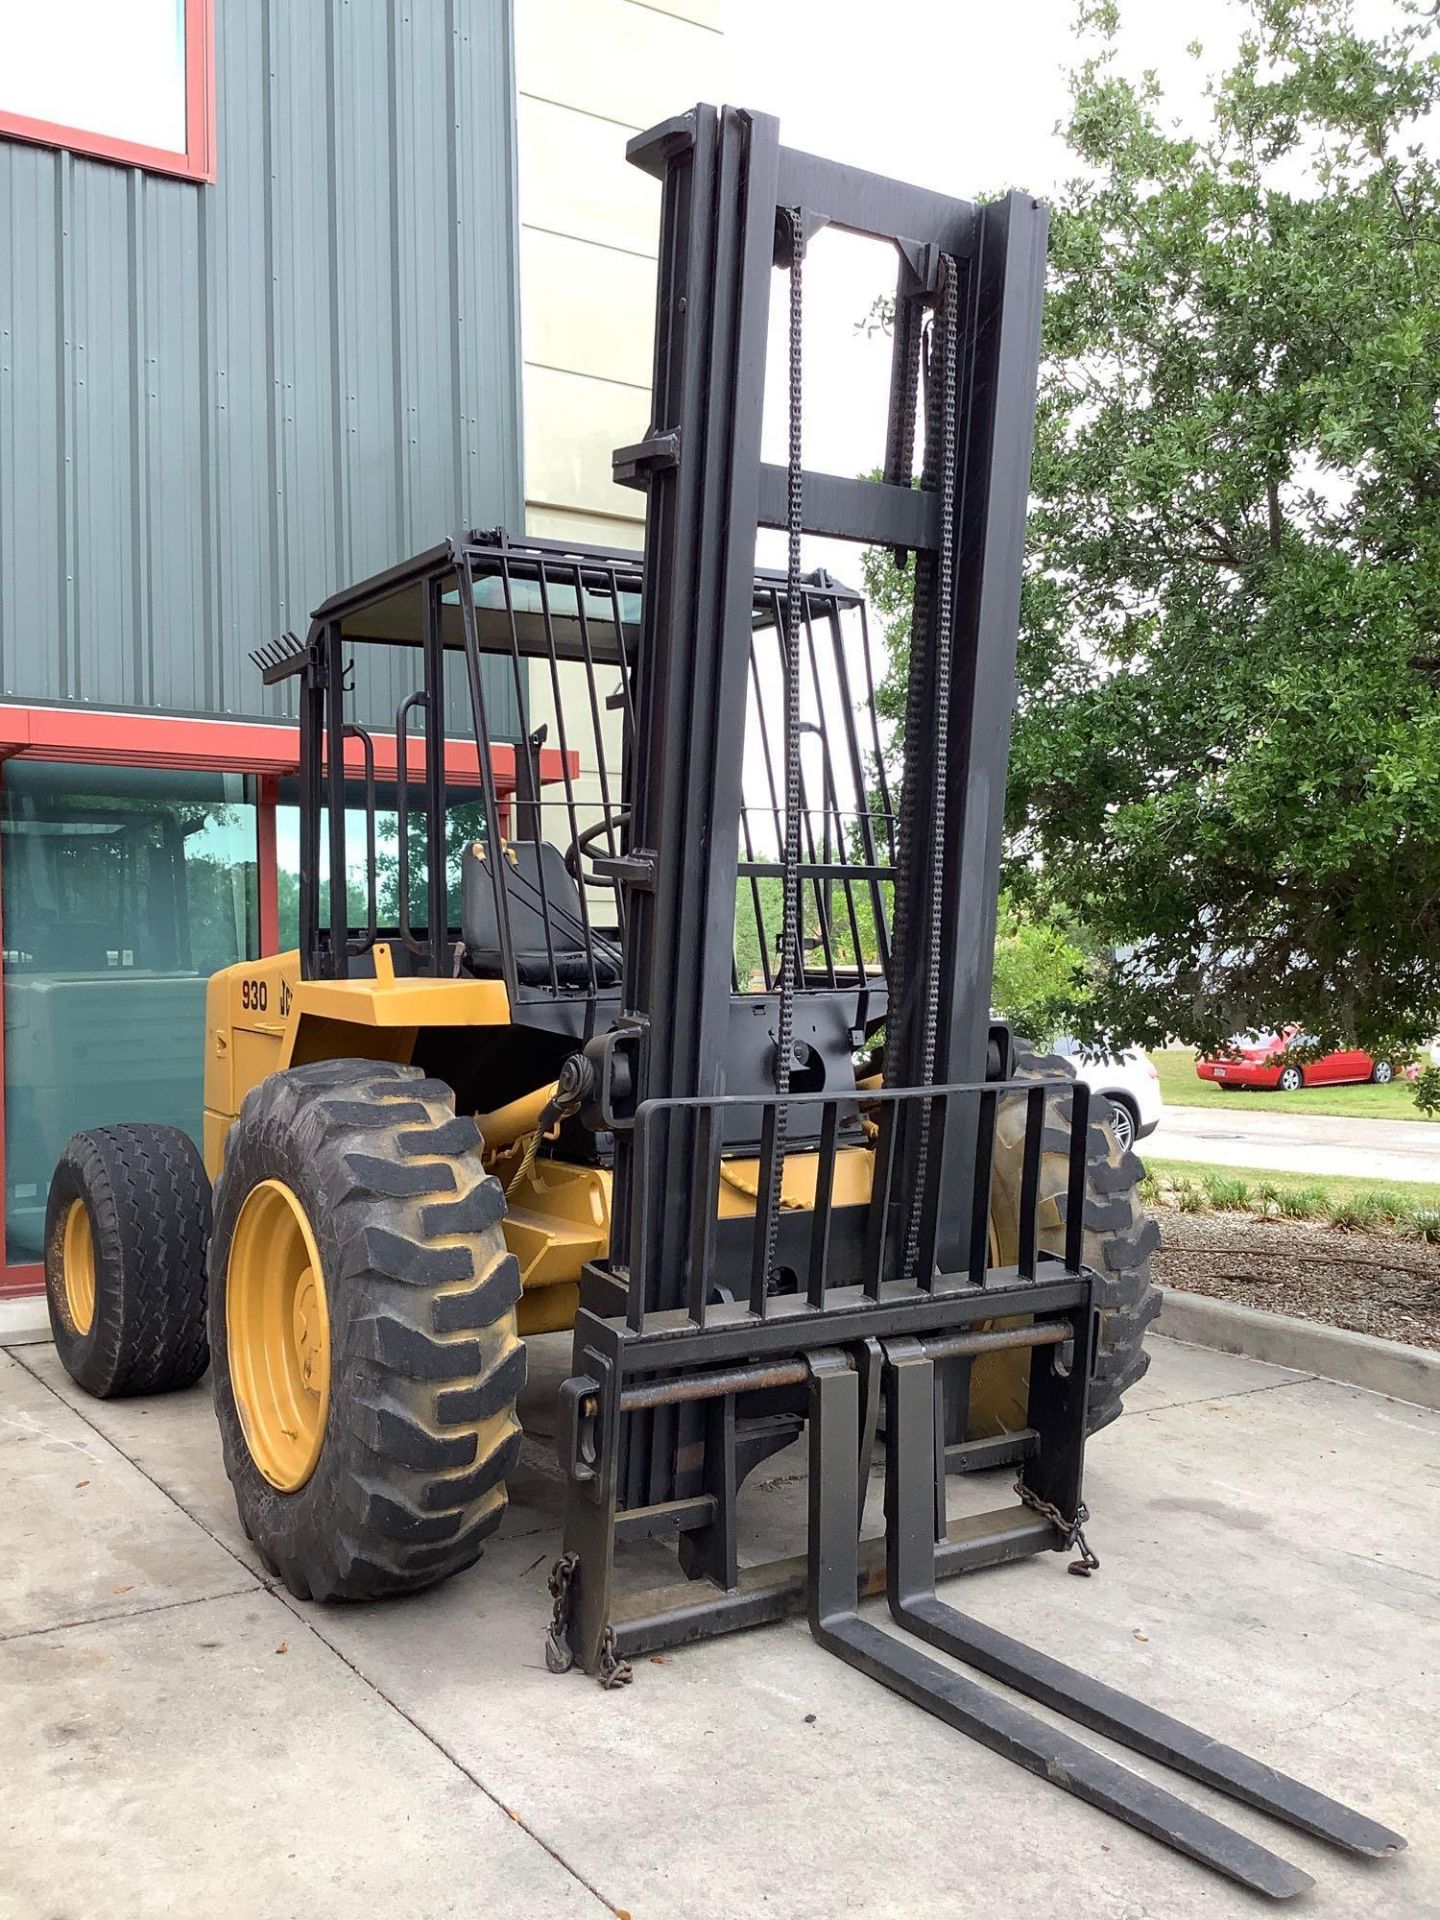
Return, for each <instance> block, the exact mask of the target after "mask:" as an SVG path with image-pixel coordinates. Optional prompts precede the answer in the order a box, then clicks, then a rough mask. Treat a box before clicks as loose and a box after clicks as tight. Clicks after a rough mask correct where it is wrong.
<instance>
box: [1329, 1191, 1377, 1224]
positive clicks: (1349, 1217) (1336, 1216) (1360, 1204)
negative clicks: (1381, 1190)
mask: <svg viewBox="0 0 1440 1920" xmlns="http://www.w3.org/2000/svg"><path fill="white" fill-rule="evenodd" d="M1375 1200H1376V1196H1375V1195H1374V1194H1373V1193H1357V1194H1356V1195H1354V1197H1353V1198H1352V1199H1349V1200H1342V1199H1340V1198H1339V1197H1338V1196H1336V1197H1334V1198H1331V1199H1328V1200H1327V1201H1326V1203H1325V1215H1326V1218H1327V1219H1328V1220H1329V1222H1330V1224H1331V1226H1332V1227H1336V1228H1338V1229H1339V1231H1340V1232H1341V1233H1365V1232H1367V1231H1368V1229H1369V1228H1371V1227H1378V1226H1380V1225H1381V1224H1382V1223H1383V1221H1384V1219H1385V1215H1384V1213H1383V1211H1381V1210H1380V1209H1379V1208H1377V1207H1376V1204H1375Z"/></svg>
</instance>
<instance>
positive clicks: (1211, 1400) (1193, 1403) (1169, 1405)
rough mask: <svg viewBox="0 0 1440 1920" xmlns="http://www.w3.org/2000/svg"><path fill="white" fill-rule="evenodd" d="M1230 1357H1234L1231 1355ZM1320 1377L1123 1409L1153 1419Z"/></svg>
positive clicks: (1132, 1417)
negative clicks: (1157, 1416)
mask: <svg viewBox="0 0 1440 1920" xmlns="http://www.w3.org/2000/svg"><path fill="white" fill-rule="evenodd" d="M1230 1357H1231V1358H1234V1356H1233V1355H1231V1356H1230ZM1320 1378H1321V1375H1320V1374H1318V1373H1301V1374H1297V1375H1296V1377H1295V1378H1294V1379H1293V1380H1271V1381H1268V1382H1267V1383H1266V1385H1264V1386H1263V1387H1236V1388H1235V1389H1234V1390H1233V1391H1232V1392H1230V1393H1201V1394H1197V1395H1196V1397H1195V1398H1194V1399H1193V1400H1167V1401H1166V1402H1165V1405H1164V1406H1163V1407H1127V1408H1126V1409H1125V1418H1126V1419H1127V1420H1153V1419H1154V1417H1155V1415H1156V1414H1157V1413H1177V1412H1178V1411H1179V1410H1180V1408H1181V1407H1205V1406H1210V1405H1212V1404H1216V1405H1218V1403H1219V1402H1220V1401H1222V1400H1248V1399H1249V1398H1250V1397H1251V1396H1252V1395H1253V1394H1257V1393H1284V1392H1285V1390H1286V1389H1287V1387H1308V1386H1310V1385H1312V1384H1313V1383H1314V1382H1315V1381H1316V1380H1319V1379H1320ZM1326 1384H1327V1385H1329V1386H1335V1385H1336V1384H1337V1382H1335V1381H1333V1380H1331V1381H1328V1382H1326Z"/></svg>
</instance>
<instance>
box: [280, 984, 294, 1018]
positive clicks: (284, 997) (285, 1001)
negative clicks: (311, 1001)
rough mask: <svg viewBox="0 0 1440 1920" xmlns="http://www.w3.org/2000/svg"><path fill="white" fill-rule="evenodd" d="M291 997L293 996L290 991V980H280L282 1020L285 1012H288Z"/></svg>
mask: <svg viewBox="0 0 1440 1920" xmlns="http://www.w3.org/2000/svg"><path fill="white" fill-rule="evenodd" d="M293 998H294V996H293V994H292V993H291V991H290V982H289V981H288V980H282V981H281V982H280V1018H281V1019H282V1020H283V1019H284V1018H285V1016H286V1014H287V1013H289V1011H290V1002H291V1000H292V999H293Z"/></svg>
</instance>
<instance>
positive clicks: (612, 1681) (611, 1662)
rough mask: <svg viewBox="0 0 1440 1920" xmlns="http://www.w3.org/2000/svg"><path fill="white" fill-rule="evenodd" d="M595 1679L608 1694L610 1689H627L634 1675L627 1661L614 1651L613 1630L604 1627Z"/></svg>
mask: <svg viewBox="0 0 1440 1920" xmlns="http://www.w3.org/2000/svg"><path fill="white" fill-rule="evenodd" d="M595 1678H596V1679H597V1680H598V1681H599V1682H600V1684H601V1686H602V1687H604V1688H605V1690H606V1691H607V1692H608V1691H609V1690H610V1688H611V1687H628V1686H629V1684H630V1682H631V1681H632V1680H633V1679H634V1678H635V1673H634V1670H633V1668H632V1667H631V1665H630V1662H629V1661H628V1660H622V1659H621V1658H620V1656H619V1654H618V1653H616V1651H615V1629H614V1627H606V1629H605V1631H604V1632H603V1633H602V1634H601V1636H600V1664H599V1666H598V1667H597V1668H596V1669H595Z"/></svg>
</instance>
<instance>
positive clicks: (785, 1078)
mask: <svg viewBox="0 0 1440 1920" xmlns="http://www.w3.org/2000/svg"><path fill="white" fill-rule="evenodd" d="M785 217H786V219H787V220H788V223H789V227H790V396H789V397H790V443H789V450H788V452H789V458H788V464H787V467H786V512H785V528H786V534H787V536H788V551H787V554H786V575H785V650H784V659H783V663H782V665H783V673H784V680H785V846H784V851H783V853H782V855H781V859H782V862H783V866H784V878H783V880H782V882H781V885H782V888H783V890H784V891H783V907H782V912H781V922H780V995H779V1003H778V1005H777V1007H776V1011H775V1091H776V1092H777V1093H780V1094H786V1093H789V1091H790V1055H791V1051H792V1048H793V1046H794V1039H795V990H796V987H797V986H798V985H799V980H798V978H797V975H798V973H799V950H800V622H801V611H800V601H801V577H800V560H801V553H800V543H801V536H802V534H803V532H804V526H805V520H804V512H805V503H804V486H805V481H804V467H803V465H802V460H801V400H802V392H803V388H802V379H801V372H802V369H801V325H802V320H803V317H804V301H803V292H804V282H803V274H802V269H803V265H804V260H805V222H804V217H803V214H802V212H801V209H800V208H799V207H791V208H789V209H788V210H787V213H786V216H785ZM787 1118H788V1115H787V1110H786V1108H785V1107H784V1106H783V1105H781V1106H778V1107H777V1108H776V1109H775V1158H776V1163H777V1172H776V1184H777V1188H778V1186H779V1185H780V1183H781V1176H782V1175H783V1173H784V1168H785V1133H786V1120H787ZM779 1233H780V1209H779V1207H778V1206H772V1207H771V1208H770V1209H769V1217H768V1219H767V1221H766V1227H765V1271H766V1273H767V1274H768V1273H770V1272H772V1271H773V1270H774V1266H775V1249H776V1246H777V1244H778V1242H779Z"/></svg>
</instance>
